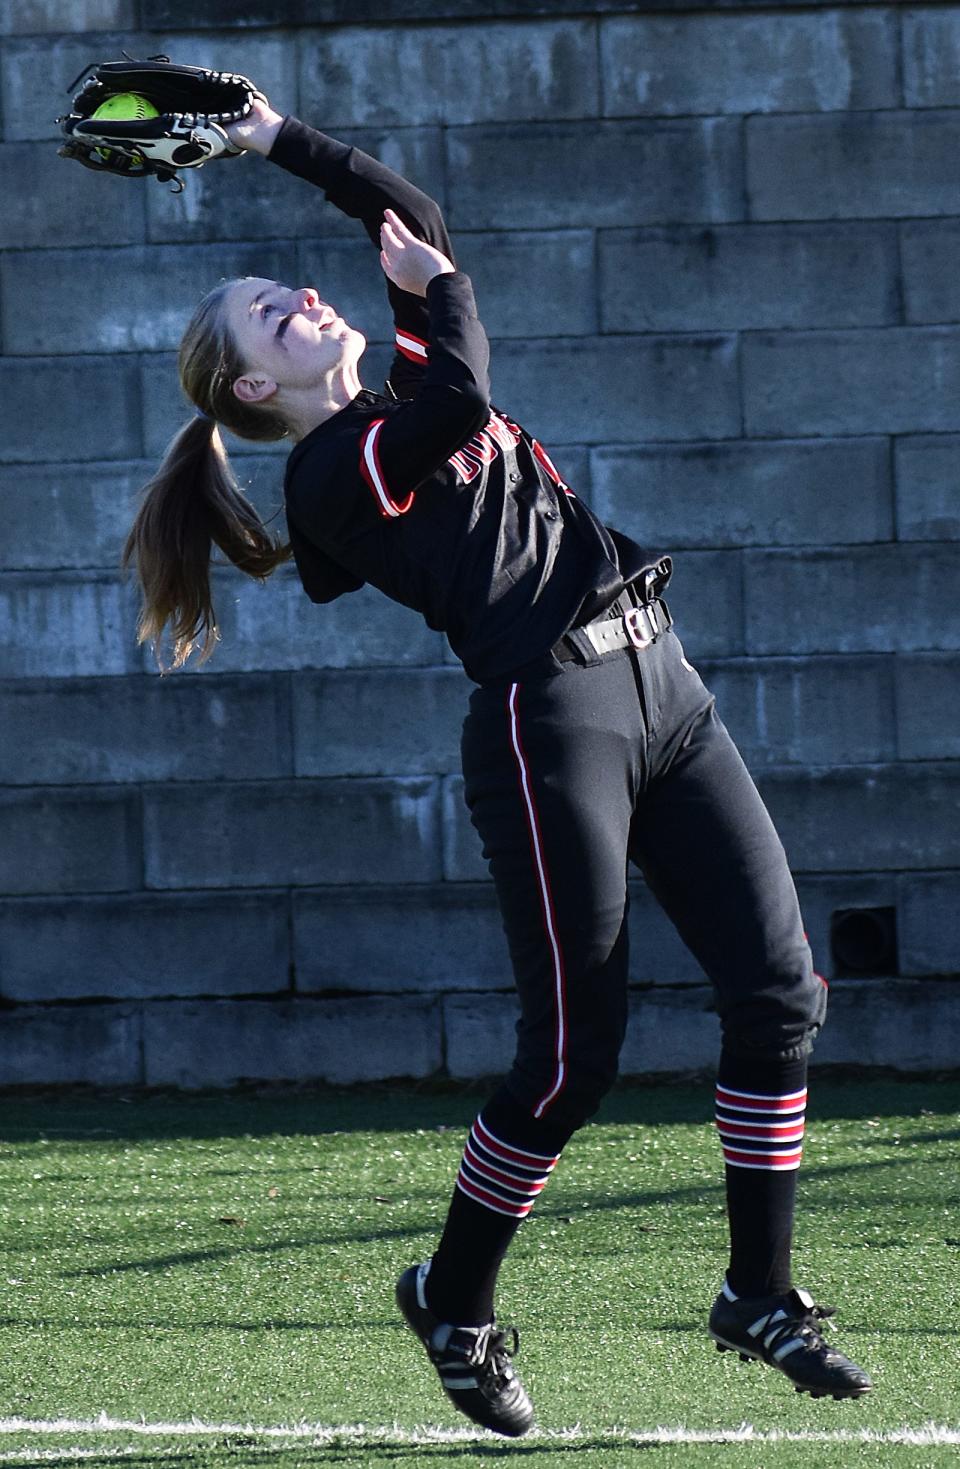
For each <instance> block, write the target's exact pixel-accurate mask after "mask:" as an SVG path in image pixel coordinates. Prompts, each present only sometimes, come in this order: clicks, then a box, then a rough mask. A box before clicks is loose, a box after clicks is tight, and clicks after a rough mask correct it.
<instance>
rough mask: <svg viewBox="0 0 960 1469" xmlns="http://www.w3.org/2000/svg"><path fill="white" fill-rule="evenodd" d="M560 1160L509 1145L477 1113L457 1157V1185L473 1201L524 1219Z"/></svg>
mask: <svg viewBox="0 0 960 1469" xmlns="http://www.w3.org/2000/svg"><path fill="white" fill-rule="evenodd" d="M559 1160H560V1155H559V1153H558V1154H556V1155H555V1156H554V1157H548V1156H546V1155H544V1154H541V1153H529V1152H527V1151H526V1150H524V1149H522V1148H516V1147H511V1146H510V1145H509V1144H508V1143H505V1142H504V1141H503V1140H502V1139H501V1138H499V1137H497V1136H496V1134H495V1133H493V1132H491V1130H490V1128H489V1127H487V1126H486V1124H485V1123H484V1120H483V1118H482V1116H481V1117H478V1118H477V1120H476V1122H475V1123H474V1124H473V1127H472V1128H471V1129H470V1136H469V1137H468V1138H467V1145H466V1147H465V1148H464V1151H463V1158H462V1159H461V1161H460V1172H459V1173H458V1174H457V1188H458V1189H460V1191H461V1193H465V1194H466V1195H467V1198H468V1199H473V1201H474V1203H477V1204H482V1205H483V1206H484V1208H486V1209H492V1210H493V1211H494V1212H495V1213H496V1214H508V1215H511V1216H512V1217H513V1218H515V1219H525V1218H526V1217H527V1215H528V1214H529V1213H530V1210H531V1209H532V1208H533V1206H534V1204H535V1202H536V1200H537V1196H538V1194H540V1192H541V1191H542V1190H543V1189H544V1188H545V1187H546V1185H547V1182H548V1181H549V1178H550V1174H551V1173H552V1172H553V1170H554V1168H555V1167H556V1166H557V1163H558V1162H559Z"/></svg>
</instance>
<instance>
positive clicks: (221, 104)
mask: <svg viewBox="0 0 960 1469" xmlns="http://www.w3.org/2000/svg"><path fill="white" fill-rule="evenodd" d="M124 54H126V53H124ZM89 70H90V67H88V68H87V71H89ZM84 75H85V73H83V72H81V73H80V76H79V77H77V79H76V81H74V82H72V83H71V85H70V87H69V88H68V90H69V91H72V90H73V88H74V87H75V86H76V85H77V83H78V82H79V81H80V80H81V78H82V77H83V76H84ZM131 94H133V95H132V97H131ZM128 98H129V99H130V101H131V102H132V103H136V102H137V99H140V98H142V99H144V100H145V101H146V102H147V103H148V104H149V106H148V107H144V106H143V105H142V103H141V104H140V105H139V106H133V107H130V108H128V107H127V105H126V103H127V99H128ZM257 98H260V99H261V100H263V101H266V98H265V97H264V96H263V93H262V92H260V91H258V90H257V88H256V87H255V86H254V84H253V82H251V81H249V80H248V79H247V77H245V76H238V75H237V74H236V73H235V72H230V71H208V70H207V69H206V67H202V66H175V65H174V64H173V63H172V62H171V61H170V60H169V58H168V57H166V56H151V57H150V58H149V60H147V61H136V60H134V59H133V58H131V57H128V58H127V59H126V60H125V61H106V62H103V63H102V64H101V65H99V66H95V67H94V71H93V75H92V76H88V77H87V79H86V81H85V82H84V84H83V86H82V87H81V89H80V91H79V92H78V93H77V94H76V96H75V97H74V99H73V108H72V110H71V111H70V112H69V113H67V114H66V115H65V116H63V117H58V118H57V122H58V123H59V124H60V131H61V132H62V133H63V135H64V137H65V138H66V142H65V143H64V144H63V145H62V146H61V148H60V150H59V156H60V157H61V158H75V159H76V160H77V162H78V163H82V164H83V165H84V166H85V167H86V168H93V169H96V170H97V171H98V172H105V173H114V174H122V175H123V176H124V177H125V178H145V177H146V176H147V175H148V174H155V175H156V177H157V178H158V179H159V180H160V182H161V183H166V182H169V181H170V180H173V181H174V182H175V183H176V185H177V187H178V189H180V188H182V187H183V184H182V181H181V180H180V178H179V177H178V174H177V170H178V169H181V168H200V167H201V166H202V165H203V164H204V163H207V162H208V161H209V160H210V159H211V158H221V157H230V156H236V155H237V154H240V153H242V152H244V151H245V150H244V149H242V148H237V147H236V146H235V145H234V144H233V143H231V141H230V139H229V138H228V137H227V134H226V133H225V132H224V126H225V124H227V123H231V122H239V121H240V120H241V118H244V117H246V115H247V113H248V112H249V111H250V109H251V107H252V106H253V103H254V101H255V100H256V99H257ZM111 99H123V100H122V101H121V100H114V101H113V104H112V106H108V107H106V108H105V109H104V110H105V111H106V114H107V116H101V117H94V113H95V112H97V111H98V109H102V108H104V104H105V103H107V104H109V103H111ZM128 110H130V111H133V112H139V113H140V116H138V117H133V118H130V119H127V118H124V117H123V116H122V114H123V113H124V112H125V111H128ZM118 113H119V114H121V116H118Z"/></svg>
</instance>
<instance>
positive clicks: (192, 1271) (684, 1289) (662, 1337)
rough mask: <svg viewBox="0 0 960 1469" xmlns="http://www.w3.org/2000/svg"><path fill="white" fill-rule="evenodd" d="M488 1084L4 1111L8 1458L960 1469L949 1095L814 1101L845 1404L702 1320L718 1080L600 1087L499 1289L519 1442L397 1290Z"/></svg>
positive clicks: (933, 1092)
mask: <svg viewBox="0 0 960 1469" xmlns="http://www.w3.org/2000/svg"><path fill="white" fill-rule="evenodd" d="M481 1100H482V1098H481V1097H479V1096H477V1095H470V1094H465V1093H460V1094H450V1093H448V1094H427V1093H417V1092H405V1091H400V1090H382V1091H378V1092H365V1093H339V1094H337V1093H318V1094H315V1095H306V1094H303V1095H296V1096H259V1097H257V1096H236V1095H234V1096H218V1097H210V1096H202V1097H195V1098H186V1097H148V1098H141V1099H136V1098H116V1097H103V1098H96V1097H78V1096H70V1097H60V1098H34V1099H24V1098H16V1099H13V1098H9V1097H7V1098H3V1099H0V1140H2V1142H0V1173H2V1187H0V1249H2V1274H0V1280H2V1284H3V1305H2V1308H0V1418H2V1420H3V1421H2V1422H0V1465H8V1466H9V1465H23V1466H25V1465H28V1464H35V1463H38V1462H42V1463H60V1464H72V1463H83V1464H86V1465H93V1466H104V1469H105V1466H107V1465H114V1464H123V1465H132V1466H136V1469H146V1466H149V1465H154V1464H157V1465H177V1466H204V1469H225V1466H232V1469H247V1466H250V1469H252V1466H254V1465H271V1466H278V1469H279V1466H282V1469H300V1466H318V1465H332V1466H353V1465H364V1466H381V1465H382V1466H391V1469H406V1466H415V1465H425V1466H430V1465H437V1466H439V1465H447V1466H449V1469H455V1466H457V1465H459V1464H461V1463H469V1462H473V1463H481V1464H490V1465H502V1464H504V1462H505V1461H507V1460H514V1461H515V1462H516V1464H517V1465H518V1469H542V1466H547V1465H550V1466H554V1469H574V1466H576V1469H580V1466H581V1464H583V1465H585V1466H586V1469H607V1466H611V1469H615V1466H616V1469H618V1466H621V1465H632V1466H633V1465H636V1466H643V1469H675V1466H683V1469H701V1466H708V1465H709V1466H713V1465H720V1464H722V1465H723V1466H725V1469H790V1466H797V1465H800V1464H803V1465H804V1466H805V1469H810V1466H811V1464H812V1463H816V1464H817V1465H830V1466H833V1465H857V1466H859V1465H892V1466H901V1465H902V1466H903V1469H907V1466H909V1469H928V1466H937V1469H940V1466H947V1465H951V1466H953V1469H956V1466H957V1464H958V1463H960V1216H958V1211H957V1204H958V1194H960V1185H958V1177H960V1175H958V1166H957V1165H958V1161H960V1088H958V1086H957V1084H956V1083H947V1082H943V1083H938V1084H933V1083H919V1082H899V1083H892V1082H885V1083H879V1082H863V1081H849V1082H846V1083H839V1082H836V1081H831V1082H829V1083H828V1082H819V1083H815V1085H814V1087H813V1089H812V1092H811V1106H810V1112H809V1114H808V1133H807V1148H806V1156H805V1163H804V1169H803V1173H802V1175H801V1180H802V1182H801V1217H800V1221H799V1225H798V1237H797V1247H796V1277H797V1280H798V1282H799V1283H800V1284H805V1285H807V1287H808V1288H809V1289H812V1290H813V1291H814V1292H815V1294H816V1297H817V1299H818V1300H819V1301H821V1302H825V1303H827V1304H830V1305H836V1306H837V1307H838V1308H839V1315H838V1318H837V1327H836V1340H837V1342H838V1345H841V1346H842V1347H843V1348H844V1349H845V1350H847V1351H848V1352H849V1354H850V1355H851V1356H853V1357H854V1358H855V1359H857V1360H858V1361H860V1362H862V1363H863V1365H864V1366H866V1367H867V1368H868V1369H869V1370H870V1371H871V1373H872V1374H873V1376H874V1379H875V1383H876V1388H875V1391H874V1393H873V1395H872V1396H871V1397H869V1398H867V1399H864V1400H861V1401H859V1402H845V1403H835V1402H833V1401H832V1400H822V1401H816V1402H814V1401H812V1400H811V1399H809V1398H807V1397H801V1396H798V1395H797V1394H795V1393H794V1392H793V1390H792V1388H791V1386H790V1384H789V1383H788V1382H787V1381H786V1379H785V1378H783V1377H782V1376H781V1375H780V1374H779V1373H776V1372H774V1371H772V1370H770V1369H767V1368H764V1367H761V1366H759V1365H757V1364H751V1365H746V1364H742V1363H740V1362H739V1361H737V1360H736V1359H735V1358H734V1357H733V1356H732V1354H724V1355H721V1354H719V1353H718V1352H716V1351H715V1349H714V1347H713V1344H712V1343H711V1342H710V1340H709V1338H708V1337H707V1336H706V1333H705V1331H704V1324H703V1323H704V1318H705V1315H706V1312H707V1311H708V1309H709V1305H710V1302H711V1301H712V1299H713V1296H714V1294H715V1293H716V1290H717V1288H718V1286H719V1283H720V1280H721V1279H722V1274H723V1268H724V1264H725V1240H726V1226H725V1216H724V1208H723V1196H722V1190H721V1187H720V1178H721V1167H720V1162H719V1148H718V1145H717V1141H716V1138H715V1137H714V1135H713V1129H712V1127H711V1125H710V1123H709V1117H710V1105H711V1101H712V1097H711V1089H710V1087H709V1086H707V1085H703V1086H699V1087H676V1088H673V1087H671V1088H667V1087H662V1088H640V1087H635V1088H625V1089H623V1090H621V1091H619V1092H617V1093H616V1094H615V1095H614V1096H613V1097H611V1098H610V1099H609V1100H608V1102H607V1104H606V1105H605V1107H604V1109H603V1111H602V1113H601V1114H600V1116H599V1117H598V1118H597V1120H596V1121H595V1122H594V1123H593V1124H591V1125H590V1126H589V1127H588V1128H586V1129H584V1130H583V1131H582V1132H581V1133H580V1134H579V1135H578V1136H577V1137H576V1138H575V1139H574V1140H573V1142H572V1143H571V1144H570V1146H569V1148H568V1149H567V1151H566V1153H565V1155H564V1158H563V1161H562V1163H561V1164H560V1167H559V1169H558V1170H557V1173H556V1175H555V1177H554V1179H553V1180H552V1181H551V1184H550V1187H549V1189H548V1190H547V1192H546V1193H545V1195H544V1197H543V1199H542V1200H541V1202H540V1204H539V1205H538V1207H537V1209H536V1211H535V1212H534V1214H532V1215H531V1216H530V1219H529V1220H528V1221H527V1222H526V1223H525V1224H524V1226H523V1228H522V1229H521V1231H520V1234H519V1235H518V1237H517V1240H516V1242H515V1245H514V1248H513V1250H512V1252H511V1255H510V1258H509V1260H508V1263H507V1265H506V1267H505V1269H504V1272H503V1275H502V1277H501V1292H500V1301H499V1313H500V1316H501V1319H502V1320H505V1321H515V1322H516V1323H517V1324H518V1326H519V1328H520V1332H521V1337H522V1344H521V1352H520V1357H519V1360H518V1366H519V1367H520V1369H521V1372H522V1375H523V1378H524V1381H525V1382H526V1384H527V1386H528V1388H529V1390H530V1393H531V1396H532V1397H533V1399H534V1402H535V1404H536V1407H537V1413H538V1425H539V1426H538V1429H537V1430H536V1432H535V1434H533V1435H531V1436H530V1437H529V1438H527V1439H524V1440H520V1441H518V1442H516V1443H512V1442H509V1441H505V1440H500V1439H496V1438H494V1437H492V1436H490V1435H486V1434H483V1433H481V1432H479V1431H477V1432H474V1431H473V1430H472V1429H471V1427H470V1425H468V1424H466V1422H465V1420H463V1419H462V1418H460V1417H459V1415H458V1414H457V1413H456V1412H455V1411H454V1410H453V1409H452V1408H451V1407H449V1405H448V1404H447V1402H446V1399H445V1398H444V1397H443V1395H442V1393H441V1392H440V1391H439V1388H438V1387H437V1385H436V1381H435V1378H434V1376H433V1372H432V1369H431V1368H430V1367H429V1365H428V1364H427V1362H426V1358H425V1357H424V1356H423V1354H422V1351H421V1349H420V1348H419V1347H418V1346H417V1344H416V1343H415V1342H414V1341H413V1339H412V1338H411V1337H410V1336H409V1335H408V1334H407V1333H405V1331H404V1330H403V1329H402V1328H401V1326H400V1324H399V1322H398V1319H397V1314H396V1310H395V1308H394V1304H393V1284H394V1280H395V1278H396V1276H397V1275H398V1274H399V1272H400V1271H401V1270H402V1269H403V1268H404V1267H405V1266H406V1265H408V1264H410V1263H412V1262H413V1261H416V1260H420V1259H423V1258H425V1257H426V1256H427V1255H428V1254H429V1252H430V1250H431V1248H432V1245H433V1243H434V1241H435V1237H436V1233H437V1228H438V1225H439V1222H440V1220H441V1218H442V1213H443V1210H444V1208H445V1205H446V1200H447V1198H448V1195H449V1190H450V1187H451V1184H452V1180H453V1177H454V1175H455V1173H456V1168H457V1162H458V1159H459V1154H460V1148H461V1145H462V1141H463V1136H464V1132H465V1130H466V1128H467V1127H468V1126H469V1123H470V1121H471V1120H472V1118H473V1116H474V1114H475V1112H476V1110H477V1107H478V1105H479V1102H480V1101H481ZM811 1438H812V1440H813V1442H812V1443H811V1442H810V1441H809V1440H810V1439H811Z"/></svg>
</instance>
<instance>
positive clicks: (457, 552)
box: [270, 117, 670, 683]
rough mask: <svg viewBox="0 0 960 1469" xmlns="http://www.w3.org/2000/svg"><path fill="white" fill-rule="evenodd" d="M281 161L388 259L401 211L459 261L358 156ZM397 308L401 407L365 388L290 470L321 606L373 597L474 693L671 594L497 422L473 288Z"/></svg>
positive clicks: (545, 460)
mask: <svg viewBox="0 0 960 1469" xmlns="http://www.w3.org/2000/svg"><path fill="white" fill-rule="evenodd" d="M270 158H271V160H272V161H273V162H275V163H278V164H280V165H281V166H282V167H283V168H286V169H288V170H289V171H290V172H292V173H295V174H298V175H299V176H300V177H302V178H305V179H307V180H308V181H309V182H311V183H315V184H318V185H320V186H321V187H322V188H323V189H324V190H325V192H326V197H327V198H328V199H329V200H330V202H331V203H332V204H334V205H336V206H337V207H338V208H339V209H341V210H343V212H344V213H346V214H348V215H350V216H352V217H354V218H357V219H359V220H361V221H362V222H363V224H364V226H365V228H366V230H367V233H368V234H369V235H370V238H371V239H372V240H373V241H374V243H375V244H376V245H377V248H378V249H379V231H380V225H381V224H382V222H383V212H384V209H386V208H391V209H394V210H395V211H396V212H397V213H398V214H399V215H400V217H401V218H402V219H403V220H404V222H405V223H406V225H407V226H408V228H409V229H411V230H412V231H413V233H414V234H416V235H417V236H418V237H419V238H421V239H424V240H427V241H428V242H429V243H430V244H432V245H435V246H436V247H437V249H439V250H441V251H442V252H443V253H444V254H445V255H446V256H447V257H448V258H450V259H451V260H452V259H453V255H452V251H451V246H450V241H449V238H448V236H447V232H446V228H445V226H444V223H443V218H442V216H441V214H440V210H439V208H438V206H437V205H436V204H435V203H434V202H433V201H432V200H431V199H429V198H428V197H427V196H426V195H425V194H423V193H421V192H420V190H418V189H416V188H414V187H413V185H411V184H409V183H408V182H407V181H406V180H404V179H402V178H401V177H400V176H399V175H397V174H395V173H393V172H392V171H391V170H390V169H388V168H387V167H385V165H383V164H381V163H378V162H377V161H376V160H375V159H373V158H371V157H369V156H368V155H367V154H365V153H362V152H360V151H359V150H358V149H356V148H350V147H348V146H347V145H346V144H343V143H339V142H336V141H335V140H334V139H332V138H329V137H327V136H326V135H325V134H323V133H320V132H317V131H315V130H314V129H313V128H310V127H307V126H306V125H305V124H304V123H301V122H299V121H297V120H296V119H295V118H292V117H288V118H286V119H285V120H284V123H283V126H282V128H281V129H280V132H279V134H278V136H277V139H276V141H275V143H274V145H273V148H272V150H271V152H270ZM321 294H322V289H321ZM388 294H389V297H390V302H391V305H392V308H393V314H394V323H395V327H396V355H395V358H394V363H393V366H392V368H391V372H390V379H389V382H388V384H387V388H388V392H389V394H390V395H389V396H386V395H381V394H379V393H374V392H370V391H369V390H367V389H364V390H363V391H361V392H360V393H359V394H358V396H357V397H356V398H355V399H354V400H353V401H352V402H351V403H350V404H349V405H348V406H347V407H346V408H343V409H341V410H340V411H339V412H338V413H335V414H334V415H333V416H332V417H331V418H329V419H327V420H326V421H325V422H323V423H321V424H320V425H319V426H318V427H317V428H315V429H313V430H312V431H311V432H310V433H308V434H307V435H306V436H305V437H304V438H303V439H301V440H300V442H299V443H298V444H297V445H296V447H295V448H294V449H293V451H292V452H291V454H290V457H289V460H288V462H287V471H286V477H285V486H284V491H285V501H286V510H287V521H288V526H289V531H290V539H291V544H292V547H293V551H294V556H295V560H296V565H297V569H298V571H299V574H300V578H301V581H302V583H303V586H304V589H305V590H306V592H307V594H308V595H309V596H310V597H311V599H312V600H313V601H315V602H329V601H332V600H333V599H334V598H335V597H339V596H341V595H343V594H344V593H346V592H351V591H356V590H358V589H359V588H360V587H361V586H363V585H364V583H365V582H369V583H370V584H371V585H372V586H375V587H377V588H379V590H380V591H382V592H384V593H385V594H386V595H387V596H388V597H390V598H392V599H393V600H394V601H396V602H400V603H402V604H403V605H405V606H407V607H412V608H414V609H415V610H416V611H417V612H419V613H421V614H422V616H423V617H424V618H425V620H426V622H427V623H428V625H429V626H430V627H432V628H435V629H437V630H439V631H441V632H443V633H445V634H446V636H447V638H448V640H449V642H450V646H451V647H452V648H453V650H454V652H455V653H456V654H457V656H458V657H459V658H460V659H461V660H462V662H463V664H464V667H465V669H466V672H467V673H468V674H469V675H470V677H471V678H473V679H475V680H476V681H477V682H481V683H482V682H487V681H489V680H492V679H499V678H503V677H505V676H507V675H508V674H509V673H511V672H512V671H514V670H516V669H518V668H520V667H522V666H523V665H525V664H527V663H529V662H531V661H532V660H534V659H536V658H539V657H541V656H542V655H543V654H544V653H546V652H547V651H548V650H549V649H550V648H551V647H552V646H553V644H554V643H555V642H556V641H557V639H558V638H559V637H561V636H562V634H563V633H564V632H566V631H567V629H568V628H571V627H574V626H578V625H580V624H582V623H584V622H588V621H589V620H590V619H591V618H593V617H596V616H598V615H599V614H600V613H602V612H603V610H604V609H605V608H606V607H608V606H609V605H610V603H611V602H613V601H614V600H615V599H616V598H617V597H618V596H619V594H620V593H621V592H622V591H623V588H624V585H625V584H626V583H627V582H630V581H634V580H635V579H637V578H642V577H645V576H649V577H651V578H654V577H655V578H656V579H657V582H658V584H659V585H661V586H662V585H663V584H664V582H665V577H666V576H668V575H669V570H670V561H669V557H666V556H664V555H663V553H662V552H651V551H649V550H645V549H643V548H642V547H640V546H638V545H637V544H636V543H635V542H634V541H632V540H630V539H629V538H628V537H626V536H623V535H621V534H620V533H618V532H617V531H613V530H610V529H608V528H607V527H605V526H603V525H602V524H601V523H600V521H599V520H597V518H596V517H595V516H594V515H593V514H592V513H591V512H590V511H589V510H588V509H587V507H586V506H585V505H584V504H583V502H582V501H581V500H579V499H578V497H577V496H576V494H575V493H574V491H573V489H571V487H570V486H569V485H567V484H566V483H565V482H564V480H563V479H562V477H561V475H560V474H559V473H558V471H557V469H556V468H555V467H554V465H553V462H552V461H551V459H550V457H549V455H548V453H547V452H546V450H545V449H544V448H543V446H542V445H540V444H539V443H538V442H537V440H536V439H534V438H532V437H531V436H530V434H529V433H527V432H526V431H525V430H524V429H523V428H521V427H520V425H519V424H518V423H516V422H514V420H513V419H512V418H510V417H508V415H507V414H506V413H503V412H501V411H500V410H499V409H497V408H494V407H492V406H491V403H490V397H489V381H488V376H487V370H488V345H487V339H486V335H485V333H484V331H483V328H482V326H481V325H480V322H479V320H478V318H477V309H476V304H475V301H474V296H473V289H472V287H471V284H470V281H469V279H468V277H467V276H466V275H464V274H463V273H462V272H461V271H456V272H455V273H453V274H446V275H440V276H436V277H435V278H434V279H433V280H432V281H431V282H430V284H429V286H428V287H427V294H426V298H425V299H424V298H422V297H419V296H414V295H411V294H410V293H408V292H405V291H400V290H399V289H398V288H397V287H396V286H395V285H394V284H393V283H392V282H388Z"/></svg>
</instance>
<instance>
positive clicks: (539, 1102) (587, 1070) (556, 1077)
mask: <svg viewBox="0 0 960 1469" xmlns="http://www.w3.org/2000/svg"><path fill="white" fill-rule="evenodd" d="M619 1051H620V1047H619V1045H611V1046H610V1048H609V1050H607V1051H606V1052H604V1053H603V1054H600V1055H597V1054H595V1055H592V1056H591V1057H590V1058H589V1059H586V1058H584V1059H578V1058H577V1057H575V1056H574V1057H567V1058H566V1061H565V1064H564V1065H563V1067H562V1068H560V1067H557V1066H554V1067H553V1068H552V1069H551V1070H550V1071H549V1072H548V1071H545V1070H544V1069H543V1068H542V1067H541V1066H540V1065H537V1066H534V1067H531V1066H529V1065H524V1062H523V1060H522V1058H521V1057H519V1056H518V1058H517V1060H516V1062H515V1063H514V1066H513V1069H512V1070H511V1072H510V1075H509V1076H508V1078H507V1085H508V1086H509V1088H510V1090H511V1091H512V1092H513V1094H514V1096H516V1097H517V1098H518V1100H520V1101H522V1103H523V1104H524V1106H525V1107H527V1108H528V1109H529V1111H530V1112H531V1114H532V1115H534V1116H536V1117H538V1118H539V1119H540V1120H542V1121H544V1122H547V1121H549V1122H551V1123H553V1124H555V1125H556V1126H558V1127H562V1128H565V1129H567V1130H568V1131H570V1132H576V1131H577V1129H578V1128H580V1127H582V1126H583V1125H584V1123H585V1122H588V1121H589V1120H590V1118H591V1117H592V1116H593V1114H594V1113H595V1112H596V1110H597V1108H598V1107H599V1106H600V1103H601V1102H602V1101H603V1099H604V1097H605V1096H606V1095H607V1092H609V1090H610V1088H611V1087H612V1086H613V1083H614V1082H615V1081H616V1079H617V1070H618V1058H619Z"/></svg>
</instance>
